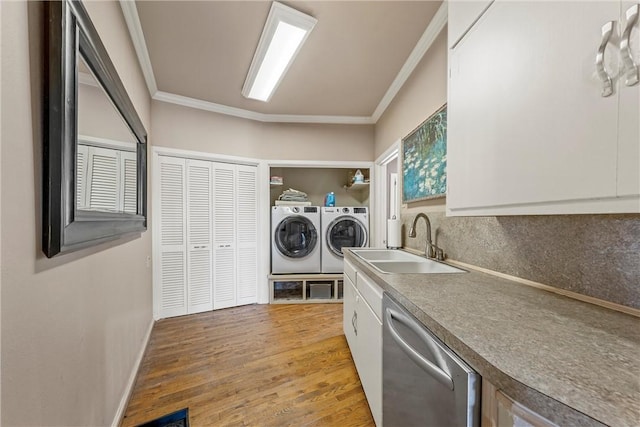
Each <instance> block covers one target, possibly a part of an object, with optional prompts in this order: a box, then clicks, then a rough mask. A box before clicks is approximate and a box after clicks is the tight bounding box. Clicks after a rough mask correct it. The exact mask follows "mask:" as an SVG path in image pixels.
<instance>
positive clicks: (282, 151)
mask: <svg viewBox="0 0 640 427" xmlns="http://www.w3.org/2000/svg"><path fill="white" fill-rule="evenodd" d="M152 114H153V123H152V126H153V128H152V133H153V134H154V145H155V146H158V147H170V148H179V149H183V150H191V151H201V152H207V153H216V154H225V155H233V156H240V157H250V158H254V159H273V160H319V161H320V160H322V161H325V160H339V161H356V160H357V161H372V160H373V148H372V147H373V126H372V125H315V124H293V123H291V124H289V123H262V122H257V121H252V120H246V119H241V118H235V117H230V116H225V115H221V114H216V113H211V112H208V111H203V110H197V109H193V108H188V107H183V106H180V105H174V104H168V103H165V102H158V101H153V103H152Z"/></svg>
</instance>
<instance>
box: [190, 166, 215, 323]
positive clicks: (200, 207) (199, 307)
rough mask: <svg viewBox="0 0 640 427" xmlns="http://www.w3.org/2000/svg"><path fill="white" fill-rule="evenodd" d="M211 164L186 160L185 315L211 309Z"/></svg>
mask: <svg viewBox="0 0 640 427" xmlns="http://www.w3.org/2000/svg"><path fill="white" fill-rule="evenodd" d="M211 195H212V194H211V162H204V161H198V160H187V236H188V237H187V243H188V248H189V250H188V254H187V277H188V280H187V301H188V312H189V313H190V314H191V313H199V312H202V311H208V310H211V309H213V300H212V285H213V284H212V278H211V276H212V271H211V263H212V258H211V256H212V253H211Z"/></svg>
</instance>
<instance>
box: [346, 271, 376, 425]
mask: <svg viewBox="0 0 640 427" xmlns="http://www.w3.org/2000/svg"><path fill="white" fill-rule="evenodd" d="M345 267H346V268H345V275H344V301H343V307H344V312H343V313H344V314H343V327H344V334H345V336H346V338H347V343H348V344H349V349H350V350H351V355H352V357H353V361H354V363H355V365H356V369H357V371H358V376H359V377H360V382H361V383H362V388H363V389H364V393H365V395H366V397H367V402H368V403H369V408H370V409H371V414H372V415H373V419H374V421H375V423H376V425H377V426H381V425H382V320H381V311H382V289H381V288H380V287H379V286H378V285H376V284H375V283H373V282H372V281H371V280H370V279H369V278H368V277H366V276H365V275H364V274H363V273H362V272H360V271H358V270H355V269H354V268H353V266H352V265H351V264H349V263H348V262H347V261H345ZM349 269H350V270H351V271H352V272H353V274H347V271H348V270H349ZM354 275H355V282H356V283H353V282H352V277H353V276H354Z"/></svg>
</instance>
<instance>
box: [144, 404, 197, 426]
mask: <svg viewBox="0 0 640 427" xmlns="http://www.w3.org/2000/svg"><path fill="white" fill-rule="evenodd" d="M138 427H189V408H184V409H180V410H179V411H176V412H173V413H171V414H167V415H163V416H162V417H160V418H156V419H155V420H151V421H148V422H146V423H144V424H140V425H138Z"/></svg>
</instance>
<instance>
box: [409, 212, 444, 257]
mask: <svg viewBox="0 0 640 427" xmlns="http://www.w3.org/2000/svg"><path fill="white" fill-rule="evenodd" d="M419 218H424V222H425V223H426V224H427V238H426V239H425V240H426V242H425V248H424V255H425V256H426V257H427V258H436V259H438V260H441V261H442V260H444V251H443V250H442V249H440V248H439V247H437V246H436V245H434V244H433V242H432V241H431V221H429V217H428V216H427V215H425V214H423V213H422V212H420V213H419V214H418V215H416V217H415V218H414V219H413V223H412V224H411V228H410V229H409V237H411V238H414V237H416V224H417V223H418V219H419Z"/></svg>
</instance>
